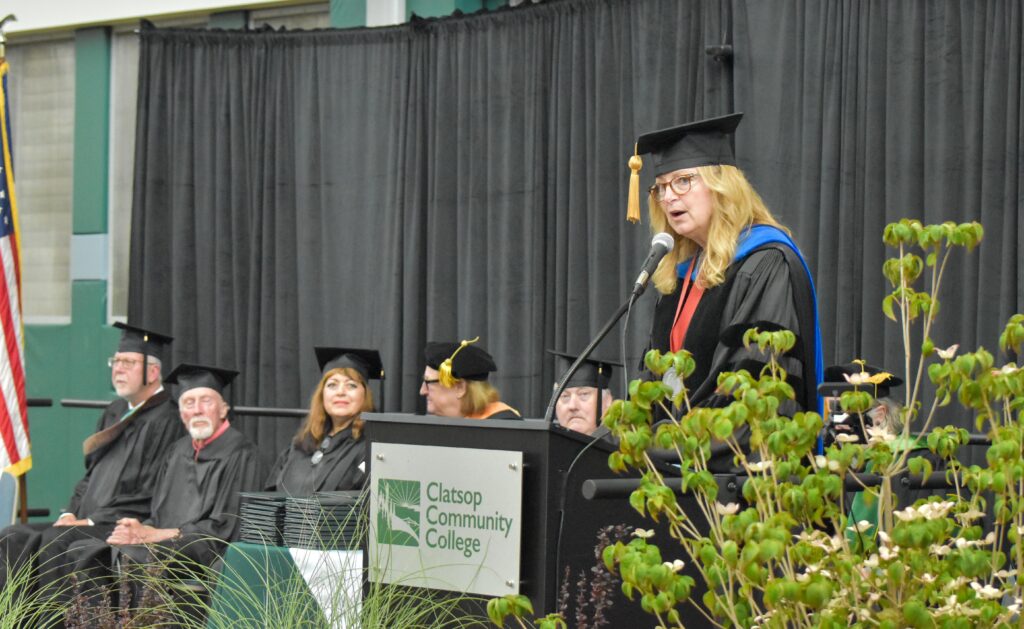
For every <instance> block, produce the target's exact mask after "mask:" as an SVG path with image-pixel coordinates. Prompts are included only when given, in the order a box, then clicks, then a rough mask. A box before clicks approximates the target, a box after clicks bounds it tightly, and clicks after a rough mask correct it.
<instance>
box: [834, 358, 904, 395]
mask: <svg viewBox="0 0 1024 629" xmlns="http://www.w3.org/2000/svg"><path fill="white" fill-rule="evenodd" d="M858 373H866V374H868V376H875V375H878V374H880V373H885V370H884V369H879V368H878V367H875V366H873V365H868V364H864V365H861V364H860V363H847V364H845V365H832V366H831V367H826V368H825V377H824V380H823V382H822V385H821V388H823V389H827V388H828V385H829V384H831V383H838V384H840V385H845V386H842V387H841V388H839V389H837V390H839V391H842V390H849V389H848V388H847V387H849V382H847V380H846V378H844V377H843V376H844V375H848V376H852V375H854V374H858ZM902 384H903V378H900V377H899V376H894V375H892V374H889V377H888V378H886V379H885V380H884V381H883V382H879V383H878V384H877V385H873V384H872V383H865V384H862V385H860V386H859V388H860V390H862V391H867V392H869V393H873V394H874V396H875V397H876V398H881V397H888V395H889V390H890V389H895V388H896V387H898V386H900V385H902ZM872 387H874V390H872Z"/></svg>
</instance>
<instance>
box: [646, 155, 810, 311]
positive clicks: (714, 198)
mask: <svg viewBox="0 0 1024 629" xmlns="http://www.w3.org/2000/svg"><path fill="white" fill-rule="evenodd" d="M697 174H698V175H699V176H700V180H701V181H700V185H704V186H707V188H708V189H709V190H710V191H711V203H712V212H711V224H710V226H709V227H708V243H707V247H706V248H705V250H704V259H703V260H702V261H701V265H700V271H699V272H698V273H697V283H698V284H700V286H701V287H703V288H705V289H707V288H711V287H714V286H718V285H719V284H721V283H722V282H724V281H725V272H726V271H727V270H728V268H729V265H730V264H732V259H733V256H734V255H736V245H737V242H738V240H739V236H740V233H741V232H742V231H743V230H745V229H747V228H748V227H750V226H751V225H772V226H774V227H778V228H779V229H781V230H782V231H784V232H786V233H787V234H789V233H790V232H789V230H788V229H786V227H785V226H783V225H782V224H781V223H779V222H778V221H777V220H775V217H774V216H772V213H771V212H770V211H769V210H768V207H767V206H766V205H765V204H764V201H763V200H761V196H760V195H759V194H757V191H756V190H754V187H753V186H751V185H750V182H749V181H747V178H746V176H745V175H744V174H743V171H741V170H740V169H739V168H736V167H735V166H699V167H698V168H697ZM647 209H648V215H649V216H650V219H651V232H652V233H655V234H656V233H658V232H667V233H669V234H671V235H672V237H673V238H674V239H675V241H676V246H675V247H674V248H673V249H672V251H670V252H669V254H668V255H667V256H665V257H664V258H663V259H662V260H661V264H659V265H658V268H657V270H655V272H654V275H652V276H651V279H652V280H653V281H654V285H655V286H656V287H657V288H658V292H660V293H662V294H664V295H668V294H670V293H672V292H673V291H674V290H675V289H676V281H677V280H678V276H677V273H676V266H677V265H678V264H679V263H680V262H682V261H684V260H687V259H689V258H692V257H693V256H694V255H696V254H697V253H698V252H699V251H700V245H698V244H697V243H696V242H694V241H692V240H690V239H689V238H686V237H684V236H680V235H679V234H677V233H675V231H674V230H673V229H672V226H671V225H669V222H668V219H667V218H666V217H665V213H664V212H663V211H662V209H661V204H660V203H659V202H658V199H657V197H656V196H655V195H654V194H653V193H651V194H650V195H649V196H648V198H647Z"/></svg>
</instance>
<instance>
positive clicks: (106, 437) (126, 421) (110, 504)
mask: <svg viewBox="0 0 1024 629" xmlns="http://www.w3.org/2000/svg"><path fill="white" fill-rule="evenodd" d="M114 326H115V327H117V328H120V329H122V330H123V333H122V336H121V341H120V342H119V343H118V346H117V351H116V352H114V355H113V356H111V357H110V359H109V360H108V361H107V362H108V365H109V366H110V380H111V383H112V384H113V387H114V390H115V391H116V392H117V396H118V399H117V400H115V401H113V402H111V403H110V405H109V406H107V408H106V409H105V410H104V411H103V415H102V416H101V417H100V418H99V421H98V422H97V424H96V432H95V433H93V434H92V435H90V436H89V438H88V439H86V440H85V442H84V443H83V444H82V451H83V454H84V455H85V476H83V477H82V479H81V480H80V481H79V482H78V484H77V485H75V490H74V493H73V494H72V496H71V499H70V501H69V502H68V504H67V506H66V507H65V509H64V511H63V513H61V516H60V517H59V518H58V519H57V521H56V522H53V523H49V522H45V523H31V524H16V525H13V526H9V527H7V528H5V529H4V530H3V531H0V589H3V588H6V587H7V583H8V578H9V577H11V576H12V575H19V574H20V575H21V577H22V578H20V579H19V577H17V576H14V577H13V578H12V580H20V583H21V584H22V585H24V586H25V587H27V588H28V589H31V588H32V587H34V586H35V579H33V578H26V577H29V576H30V575H31V576H36V575H38V581H39V584H40V586H41V587H43V588H47V587H49V586H50V585H51V584H55V583H60V582H62V581H63V578H64V576H66V575H67V573H68V572H69V571H70V569H71V566H70V565H68V564H67V562H66V561H65V560H64V553H65V551H66V550H67V548H68V547H69V546H70V545H71V544H72V543H74V542H76V541H79V540H82V539H97V540H103V539H106V538H107V536H109V535H110V533H111V532H113V530H114V526H115V524H116V522H117V521H118V520H119V519H121V518H125V517H135V518H141V519H146V518H148V517H149V514H150V501H151V498H152V496H153V489H154V488H155V487H156V478H157V475H158V474H159V472H160V469H161V467H162V464H163V462H164V459H165V457H166V455H167V452H168V450H169V448H170V446H171V444H172V443H174V442H175V441H177V440H178V439H180V438H181V437H182V436H183V435H184V434H185V431H184V430H183V429H182V427H181V423H180V422H179V421H178V419H177V417H176V415H177V413H175V410H174V406H173V405H172V404H171V396H170V395H169V394H168V392H167V391H165V390H164V387H163V383H162V382H161V380H162V378H161V375H162V360H163V359H164V358H165V356H164V354H165V351H166V349H167V346H168V345H169V344H170V343H171V340H172V339H171V337H169V336H164V335H162V334H157V333H155V332H151V331H149V330H145V329H143V328H140V327H137V326H131V325H126V324H123V323H115V324H114ZM29 571H31V572H29Z"/></svg>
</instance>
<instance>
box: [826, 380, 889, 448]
mask: <svg viewBox="0 0 1024 629" xmlns="http://www.w3.org/2000/svg"><path fill="white" fill-rule="evenodd" d="M868 379H870V380H871V381H869V380H868ZM875 380H877V381H878V382H877V383H875V382H874V381H875ZM851 381H854V382H857V383H858V384H857V387H858V388H859V389H860V390H861V391H867V392H868V393H870V394H871V395H872V396H873V397H874V398H875V406H873V407H872V408H871V410H869V411H868V412H867V413H864V414H863V416H860V415H858V414H856V413H850V414H846V413H842V411H839V413H837V414H834V415H832V416H831V421H830V422H829V426H828V434H827V435H826V438H825V441H826V445H827V444H828V443H831V442H834V441H835V440H836V436H838V435H850V436H851V437H856V438H857V441H858V442H859V443H861V444H865V443H867V441H868V435H867V433H866V432H865V430H866V429H867V428H882V429H884V430H885V431H886V432H888V433H890V434H894V435H899V434H900V433H901V432H902V431H903V418H902V417H901V416H900V409H901V407H900V404H899V402H897V401H896V400H895V399H893V398H891V397H889V392H890V390H891V389H895V388H896V387H899V386H901V385H902V384H903V379H902V378H899V377H897V376H894V375H892V374H891V373H888V372H885V371H883V370H881V369H879V368H878V367H874V366H872V365H868V364H863V365H862V364H860V363H847V364H845V365H832V366H831V367H827V368H826V369H825V379H824V383H825V384H826V385H828V384H837V385H839V386H838V387H837V389H838V390H837V393H840V392H841V391H843V390H853V384H852V383H851ZM834 400H835V402H836V403H838V398H834ZM831 406H835V407H836V408H838V406H836V405H835V404H833V405H831ZM840 439H844V438H842V437H841V438H840Z"/></svg>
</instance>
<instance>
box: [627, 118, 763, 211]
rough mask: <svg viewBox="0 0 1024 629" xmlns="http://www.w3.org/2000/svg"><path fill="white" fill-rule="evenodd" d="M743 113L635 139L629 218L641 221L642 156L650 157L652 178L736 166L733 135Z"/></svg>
mask: <svg viewBox="0 0 1024 629" xmlns="http://www.w3.org/2000/svg"><path fill="white" fill-rule="evenodd" d="M741 118H743V114H742V113H735V114H728V115H725V116H719V117H717V118H705V119H704V120H697V121H696V122H688V123H686V124H681V125H679V126H676V127H669V128H668V129H659V130H658V131H651V132H650V133H645V134H643V135H641V136H640V137H639V138H637V140H636V147H635V152H634V154H633V156H632V157H630V158H629V168H630V170H631V171H632V174H631V175H630V178H629V199H628V205H629V210H628V213H627V215H626V217H627V218H628V219H629V220H630V221H632V222H634V223H635V222H637V221H639V220H640V169H641V167H642V166H643V160H641V158H640V155H646V154H650V158H649V159H650V165H651V166H652V167H650V168H648V169H647V171H646V172H647V173H653V176H657V175H661V174H664V173H668V172H672V171H673V170H679V169H680V168H696V167H698V166H722V165H725V166H735V165H736V155H735V154H734V153H733V149H732V139H733V134H734V133H735V132H736V126H737V125H739V123H740V119H741Z"/></svg>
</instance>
